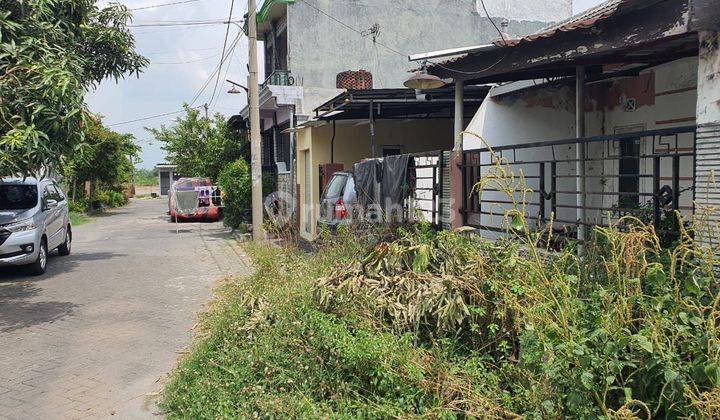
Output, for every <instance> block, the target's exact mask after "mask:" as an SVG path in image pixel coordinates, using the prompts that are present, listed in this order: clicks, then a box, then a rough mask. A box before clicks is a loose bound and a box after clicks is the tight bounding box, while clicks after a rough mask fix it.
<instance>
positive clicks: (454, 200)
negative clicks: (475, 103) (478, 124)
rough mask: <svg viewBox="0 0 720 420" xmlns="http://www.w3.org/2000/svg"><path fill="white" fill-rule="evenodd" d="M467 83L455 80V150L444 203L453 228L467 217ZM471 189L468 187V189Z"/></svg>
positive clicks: (452, 155)
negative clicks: (465, 187) (465, 161)
mask: <svg viewBox="0 0 720 420" xmlns="http://www.w3.org/2000/svg"><path fill="white" fill-rule="evenodd" d="M464 101H465V84H464V82H463V81H462V80H457V79H456V80H455V126H454V130H453V135H454V141H453V151H452V154H451V155H450V168H449V172H450V197H447V198H449V200H447V198H446V197H443V198H444V199H445V200H443V201H445V204H444V205H449V206H450V210H451V211H450V216H451V220H450V226H451V227H452V228H453V229H457V228H459V227H462V226H463V225H464V224H465V220H464V219H465V217H464V215H463V213H462V211H461V210H462V207H463V203H464V201H465V197H464V196H463V182H464V181H463V170H462V168H460V166H461V165H462V163H463V159H462V154H463V136H462V132H463V130H465V102H464ZM469 190H470V189H469V188H468V191H469Z"/></svg>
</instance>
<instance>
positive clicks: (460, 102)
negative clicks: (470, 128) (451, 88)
mask: <svg viewBox="0 0 720 420" xmlns="http://www.w3.org/2000/svg"><path fill="white" fill-rule="evenodd" d="M464 89H465V86H464V83H463V81H462V80H456V81H455V131H454V133H455V143H454V146H453V150H462V147H463V145H462V131H463V130H464V129H465V127H464V125H465V103H464V100H465V90H464Z"/></svg>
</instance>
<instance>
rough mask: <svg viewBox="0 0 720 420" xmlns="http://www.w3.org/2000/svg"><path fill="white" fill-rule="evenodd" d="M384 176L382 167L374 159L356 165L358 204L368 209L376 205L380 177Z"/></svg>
mask: <svg viewBox="0 0 720 420" xmlns="http://www.w3.org/2000/svg"><path fill="white" fill-rule="evenodd" d="M381 174H382V165H381V164H380V162H379V161H377V160H375V159H372V160H366V161H363V162H360V163H356V164H355V190H356V191H357V200H358V204H359V205H360V206H361V207H364V208H367V207H368V206H370V205H372V204H376V203H375V192H376V191H377V188H378V187H377V184H378V176H379V175H381Z"/></svg>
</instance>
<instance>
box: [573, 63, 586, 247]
mask: <svg viewBox="0 0 720 420" xmlns="http://www.w3.org/2000/svg"><path fill="white" fill-rule="evenodd" d="M575 135H576V137H577V138H578V139H581V138H583V137H585V66H577V68H576V74H575ZM575 158H576V160H577V161H576V162H575V173H576V178H575V182H576V188H577V191H578V194H577V196H576V207H577V214H576V216H577V220H578V231H577V239H578V242H579V243H580V247H581V248H579V249H582V244H583V242H585V230H586V229H585V227H586V226H585V221H586V219H585V198H586V191H585V184H586V182H585V175H586V174H585V143H581V142H578V143H577V144H576V146H575Z"/></svg>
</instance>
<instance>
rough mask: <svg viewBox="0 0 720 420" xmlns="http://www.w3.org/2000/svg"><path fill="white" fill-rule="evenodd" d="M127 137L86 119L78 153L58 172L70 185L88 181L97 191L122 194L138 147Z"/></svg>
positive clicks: (130, 173) (98, 122) (97, 120)
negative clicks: (83, 139)
mask: <svg viewBox="0 0 720 420" xmlns="http://www.w3.org/2000/svg"><path fill="white" fill-rule="evenodd" d="M134 140H135V138H134V137H133V136H132V135H131V134H120V133H116V132H114V131H112V130H109V129H108V128H106V127H104V126H103V125H102V121H101V120H99V119H94V118H92V119H88V126H87V128H86V130H85V143H86V146H85V147H84V148H83V150H82V153H77V154H75V155H73V156H72V157H71V158H70V159H68V160H66V161H65V163H64V164H63V165H62V167H61V170H62V172H63V175H65V176H66V177H67V178H68V180H69V183H70V184H71V185H73V186H77V185H82V184H83V183H85V182H86V181H90V182H92V183H93V185H94V186H95V187H97V188H100V189H106V190H113V191H122V189H123V184H124V183H127V182H130V180H131V178H132V173H133V164H132V159H133V158H137V156H138V154H139V153H140V147H139V146H137V145H136V144H135V142H134Z"/></svg>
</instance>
